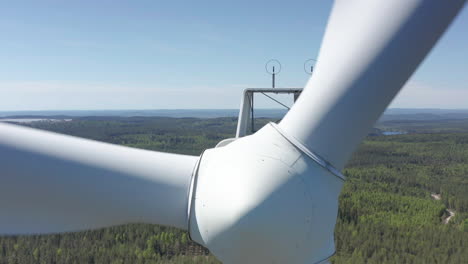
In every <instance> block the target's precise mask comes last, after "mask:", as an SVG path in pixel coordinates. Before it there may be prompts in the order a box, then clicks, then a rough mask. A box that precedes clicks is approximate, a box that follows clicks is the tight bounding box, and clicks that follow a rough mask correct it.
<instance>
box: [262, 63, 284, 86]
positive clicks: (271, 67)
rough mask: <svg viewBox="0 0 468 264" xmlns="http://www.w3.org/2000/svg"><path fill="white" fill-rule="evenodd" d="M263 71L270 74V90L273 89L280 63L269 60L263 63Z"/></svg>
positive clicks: (279, 70)
mask: <svg viewBox="0 0 468 264" xmlns="http://www.w3.org/2000/svg"><path fill="white" fill-rule="evenodd" d="M265 71H266V72H267V73H268V74H271V88H275V77H276V75H277V74H279V73H280V72H281V63H280V62H279V61H278V60H275V59H272V60H269V61H267V63H265Z"/></svg>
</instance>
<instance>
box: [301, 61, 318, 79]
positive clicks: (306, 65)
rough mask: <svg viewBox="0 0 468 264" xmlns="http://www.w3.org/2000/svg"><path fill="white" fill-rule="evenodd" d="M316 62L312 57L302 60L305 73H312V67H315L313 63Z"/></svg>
mask: <svg viewBox="0 0 468 264" xmlns="http://www.w3.org/2000/svg"><path fill="white" fill-rule="evenodd" d="M316 63H317V61H316V60H314V59H308V60H306V61H305V62H304V71H305V73H307V74H309V75H312V73H313V72H314V67H315V64H316Z"/></svg>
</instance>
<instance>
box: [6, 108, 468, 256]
mask: <svg viewBox="0 0 468 264" xmlns="http://www.w3.org/2000/svg"><path fill="white" fill-rule="evenodd" d="M269 121H270V120H269V119H264V118H260V119H257V120H256V122H257V123H256V127H257V128H259V127H261V126H262V125H263V124H266V123H267V122H269ZM274 121H276V120H274ZM236 124H237V118H169V117H115V116H114V117H109V116H108V117H96V116H94V117H72V120H71V121H66V122H65V121H63V122H50V121H43V122H32V123H25V124H23V125H27V126H31V127H35V128H39V129H45V130H50V131H55V132H58V133H64V134H69V135H74V136H79V137H85V138H90V139H94V140H99V141H105V142H109V143H113V144H121V145H126V146H131V147H136V148H144V149H150V150H157V151H165V152H175V153H182V154H192V155H199V154H200V153H201V152H202V151H203V150H204V149H206V148H211V147H214V146H215V145H216V144H217V143H218V142H219V141H221V140H222V139H225V138H229V137H233V136H234V133H235V130H236ZM383 131H392V132H396V134H398V133H399V132H405V133H406V134H399V135H390V136H386V135H384V134H383ZM343 173H344V175H345V176H346V177H347V181H346V184H345V186H344V188H343V190H342V193H341V196H340V207H339V212H338V220H337V225H336V229H335V241H336V249H337V252H336V255H335V256H334V257H333V258H332V259H331V261H332V263H457V264H459V263H468V119H462V118H459V119H438V120H405V119H398V120H384V121H380V122H378V123H377V124H376V128H374V129H373V130H372V131H371V132H370V133H369V136H368V137H366V139H365V141H364V142H363V143H362V144H361V145H360V147H359V149H358V150H357V151H356V152H355V153H354V155H353V157H352V158H351V160H350V161H349V163H348V164H347V166H346V168H345V169H344V171H343ZM7 263H8V264H10V263H11V264H13V263H18V264H19V263H174V264H175V263H219V261H217V260H216V259H215V258H214V257H213V256H212V255H210V253H209V251H208V250H206V249H205V248H203V247H201V246H199V245H197V244H195V243H194V242H191V241H190V239H189V238H188V234H187V233H186V232H184V231H180V230H177V229H174V228H167V227H161V226H157V225H148V224H129V225H124V226H116V227H111V228H105V229H100V230H93V231H84V232H76V233H68V234H55V235H33V236H3V237H0V264H7Z"/></svg>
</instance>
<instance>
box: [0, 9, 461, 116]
mask: <svg viewBox="0 0 468 264" xmlns="http://www.w3.org/2000/svg"><path fill="white" fill-rule="evenodd" d="M331 3H332V2H331V1H329V2H328V1H327V2H324V1H304V0H294V1H289V2H287V3H286V2H284V1H274V2H272V1H263V0H262V1H255V2H254V3H252V2H250V1H236V2H234V3H225V2H220V1H203V2H193V1H169V2H167V1H166V2H155V1H150V0H145V1H139V2H138V3H137V2H134V1H128V0H126V1H110V0H105V1H98V2H96V1H90V0H84V1H79V2H75V3H72V2H68V1H53V0H45V1H40V2H38V1H14V2H9V3H8V4H4V5H3V6H2V8H0V29H1V32H2V33H3V37H2V47H3V49H0V57H1V58H2V62H3V63H2V64H1V65H0V111H18V110H89V109H93V110H101V109H106V110H109V109H210V108H211V109H236V108H238V107H239V104H240V98H241V93H242V90H243V89H244V88H246V87H269V86H270V79H269V78H270V76H269V75H267V74H266V73H265V70H264V64H265V62H266V61H267V60H269V59H271V58H275V59H278V60H280V61H281V63H282V66H283V69H282V72H281V73H280V75H278V77H277V84H278V86H280V87H303V86H304V85H305V83H306V82H307V79H308V77H309V76H308V75H306V74H305V73H304V71H303V63H304V61H305V60H307V59H309V58H316V57H317V54H318V51H319V47H320V44H321V39H322V36H323V33H324V30H325V26H326V22H327V18H328V14H329V11H330V8H331ZM467 26H468V10H467V8H465V9H464V10H463V11H462V12H461V13H460V15H459V16H458V18H457V19H456V20H455V21H454V23H453V24H452V26H451V27H450V29H449V30H448V31H447V32H446V34H445V35H444V36H443V38H442V39H441V41H440V42H439V43H438V44H437V45H436V47H435V49H434V50H433V51H432V52H431V54H430V55H429V56H428V58H426V60H425V61H424V63H423V64H422V65H421V67H420V68H419V69H418V70H417V72H416V73H415V74H414V76H413V77H412V78H411V79H410V80H409V81H408V83H407V84H406V86H405V87H404V88H403V90H402V92H401V93H400V94H399V95H398V97H397V98H396V99H395V100H394V102H393V103H392V104H391V105H390V107H391V108H444V109H456V108H460V109H468V100H467V98H468V34H466V28H467ZM343 45H345V44H343ZM267 102H268V101H267V100H263V101H262V100H259V104H258V105H257V107H263V108H265V107H266V108H269V107H272V106H274V105H272V104H269V103H267Z"/></svg>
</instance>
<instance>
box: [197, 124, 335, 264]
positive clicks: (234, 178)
mask: <svg viewBox="0 0 468 264" xmlns="http://www.w3.org/2000/svg"><path fill="white" fill-rule="evenodd" d="M343 181H344V179H343V177H342V176H341V174H339V173H338V172H336V171H334V170H333V168H332V167H330V166H329V165H328V164H326V163H324V161H323V160H321V159H320V158H319V157H317V156H316V155H314V154H313V153H310V152H307V150H306V149H304V148H303V146H301V145H300V144H299V143H297V142H294V141H293V140H291V138H288V136H287V135H285V134H284V133H282V132H281V131H280V130H279V128H278V127H277V126H276V125H275V124H273V123H270V124H269V125H267V126H265V127H263V128H262V129H261V130H260V131H258V132H257V133H255V134H254V135H252V136H248V137H244V138H241V139H238V140H236V141H235V142H233V143H230V144H229V145H227V146H225V147H221V148H215V149H210V150H207V151H205V153H204V154H203V155H202V157H201V160H200V161H199V165H198V169H197V174H196V175H195V178H194V183H193V198H192V203H191V208H190V217H189V223H190V227H189V231H190V235H191V237H192V239H193V240H195V241H196V242H198V243H200V244H202V245H204V246H206V247H207V248H209V249H210V251H211V252H212V253H213V254H214V255H215V256H216V257H218V258H219V259H220V260H221V261H223V263H228V264H230V263H233V264H234V263H252V264H253V263H318V262H320V261H323V260H326V259H328V258H329V257H331V256H332V255H333V254H334V252H335V247H334V238H333V230H334V228H335V221H336V214H337V211H338V196H339V193H340V190H341V187H342V185H343Z"/></svg>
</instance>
